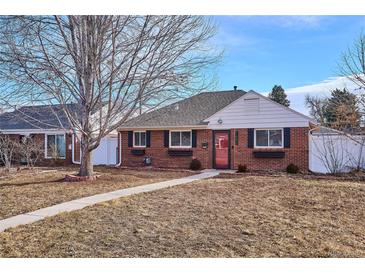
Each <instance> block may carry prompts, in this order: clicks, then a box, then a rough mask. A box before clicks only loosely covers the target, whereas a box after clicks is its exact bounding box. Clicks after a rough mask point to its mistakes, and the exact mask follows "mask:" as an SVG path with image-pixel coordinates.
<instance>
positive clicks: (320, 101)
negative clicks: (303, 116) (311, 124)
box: [305, 94, 328, 125]
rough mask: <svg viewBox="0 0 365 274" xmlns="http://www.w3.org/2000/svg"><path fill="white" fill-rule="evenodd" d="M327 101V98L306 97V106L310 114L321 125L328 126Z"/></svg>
mask: <svg viewBox="0 0 365 274" xmlns="http://www.w3.org/2000/svg"><path fill="white" fill-rule="evenodd" d="M327 101H328V99H327V98H320V97H318V96H310V95H309V94H307V95H306V96H305V104H306V106H307V107H308V108H309V114H310V115H311V116H312V117H313V118H314V119H316V121H317V122H319V123H320V124H321V125H325V124H326V107H327Z"/></svg>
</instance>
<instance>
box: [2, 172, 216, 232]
mask: <svg viewBox="0 0 365 274" xmlns="http://www.w3.org/2000/svg"><path fill="white" fill-rule="evenodd" d="M218 174H219V171H217V170H203V171H202V173H200V174H196V175H192V176H188V177H184V178H179V179H174V180H169V181H164V182H159V183H153V184H147V185H141V186H136V187H130V188H124V189H120V190H116V191H112V192H107V193H102V194H96V195H93V196H89V197H84V198H80V199H77V200H72V201H69V202H65V203H62V204H58V205H54V206H50V207H45V208H42V209H38V210H36V211H32V212H29V213H25V214H20V215H17V216H14V217H10V218H7V219H3V220H0V232H2V231H4V230H5V229H8V228H11V227H16V226H18V225H25V224H30V223H34V222H36V221H39V220H42V219H44V218H46V217H51V216H55V215H57V214H59V213H61V212H71V211H74V210H78V209H82V208H84V207H87V206H91V205H95V204H97V203H101V202H106V201H110V200H114V199H118V198H121V197H126V196H129V195H133V194H138V193H143V192H149V191H154V190H158V189H162V188H166V187H171V186H177V185H183V184H187V183H191V182H193V181H196V180H201V179H206V178H210V177H213V176H216V175H218Z"/></svg>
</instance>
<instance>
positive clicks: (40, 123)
mask: <svg viewBox="0 0 365 274" xmlns="http://www.w3.org/2000/svg"><path fill="white" fill-rule="evenodd" d="M67 106H68V108H70V110H71V109H72V110H73V111H75V110H76V111H77V107H76V104H69V105H67ZM70 128H71V126H70V123H69V121H68V118H67V116H66V114H65V112H64V111H63V109H62V106H61V105H38V106H25V107H21V108H19V109H17V110H14V111H12V112H5V113H3V114H1V115H0V131H4V130H18V129H19V130H24V129H25V130H30V129H70Z"/></svg>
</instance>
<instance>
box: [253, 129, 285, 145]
mask: <svg viewBox="0 0 365 274" xmlns="http://www.w3.org/2000/svg"><path fill="white" fill-rule="evenodd" d="M255 147H258V148H260V147H266V148H281V147H283V130H282V129H256V130H255Z"/></svg>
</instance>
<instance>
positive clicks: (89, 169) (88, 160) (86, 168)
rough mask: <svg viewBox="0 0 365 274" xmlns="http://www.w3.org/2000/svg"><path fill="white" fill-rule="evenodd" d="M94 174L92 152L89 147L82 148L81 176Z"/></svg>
mask: <svg viewBox="0 0 365 274" xmlns="http://www.w3.org/2000/svg"><path fill="white" fill-rule="evenodd" d="M93 173H94V166H93V163H92V151H89V149H88V148H87V145H83V146H82V148H81V165H80V171H79V176H92V175H93Z"/></svg>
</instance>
